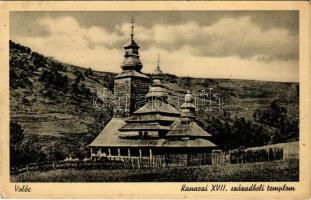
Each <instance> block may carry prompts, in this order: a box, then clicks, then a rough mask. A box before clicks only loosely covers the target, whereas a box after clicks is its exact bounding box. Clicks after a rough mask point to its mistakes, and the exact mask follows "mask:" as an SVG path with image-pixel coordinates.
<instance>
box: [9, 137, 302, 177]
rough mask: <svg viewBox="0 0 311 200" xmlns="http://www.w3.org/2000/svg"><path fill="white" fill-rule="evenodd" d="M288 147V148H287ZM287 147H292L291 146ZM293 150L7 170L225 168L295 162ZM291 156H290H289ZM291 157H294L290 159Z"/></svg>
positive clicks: (110, 160)
mask: <svg viewBox="0 0 311 200" xmlns="http://www.w3.org/2000/svg"><path fill="white" fill-rule="evenodd" d="M287 146H289V145H287ZM291 146H293V145H292V144H291ZM295 146H296V147H295V148H294V149H295V150H294V151H293V150H291V149H292V147H291V148H285V147H284V145H283V146H282V145H269V146H264V147H256V148H249V149H237V150H233V151H229V152H222V151H214V152H212V153H201V154H195V155H191V154H165V155H152V156H151V157H127V156H110V157H104V158H103V159H102V160H97V161H91V160H89V161H57V162H48V163H36V164H29V165H26V166H22V167H18V168H11V174H19V173H23V172H29V171H47V170H55V169H70V168H74V169H143V168H162V167H189V166H190V167H191V166H201V165H226V164H236V163H251V162H265V161H272V160H283V159H284V160H286V159H297V158H298V156H297V155H298V153H299V151H298V150H297V149H298V147H297V146H298V143H297V144H295ZM289 152H294V153H289ZM293 154H295V156H293Z"/></svg>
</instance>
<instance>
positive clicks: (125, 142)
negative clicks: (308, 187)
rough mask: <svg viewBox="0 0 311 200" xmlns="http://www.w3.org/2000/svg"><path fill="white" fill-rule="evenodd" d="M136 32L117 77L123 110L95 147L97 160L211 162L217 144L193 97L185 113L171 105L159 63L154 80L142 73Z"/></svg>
mask: <svg viewBox="0 0 311 200" xmlns="http://www.w3.org/2000/svg"><path fill="white" fill-rule="evenodd" d="M131 28H132V33H131V39H130V42H129V43H128V44H126V45H125V46H124V50H125V55H124V61H123V62H122V64H121V68H122V72H121V73H120V74H118V75H117V76H115V78H114V95H116V97H118V100H119V101H118V106H116V108H114V116H113V118H112V119H111V120H110V121H109V123H108V124H107V125H106V126H105V128H104V129H103V130H102V132H101V133H100V134H99V135H98V136H97V137H96V138H95V139H94V141H92V143H91V144H90V145H89V147H90V149H91V158H92V159H93V160H99V159H103V158H104V159H113V160H116V159H117V160H124V159H140V160H144V159H145V160H149V163H153V162H155V161H157V160H159V159H162V160H163V159H165V160H166V164H167V163H169V162H171V163H175V165H183V166H187V165H190V162H192V164H193V162H196V163H198V164H210V163H211V152H212V150H213V149H215V148H217V146H216V145H215V144H213V143H212V142H211V141H210V140H209V139H210V137H211V135H210V134H209V133H207V132H206V131H205V130H203V129H202V128H201V127H200V126H199V125H198V124H197V123H196V112H195V110H196V109H195V105H194V99H193V96H192V95H191V94H190V91H188V92H187V94H186V95H185V100H184V103H183V104H182V106H181V107H180V109H178V108H175V107H173V106H172V105H171V104H169V103H168V101H167V99H168V92H167V89H166V88H165V86H164V85H163V84H162V79H163V77H164V74H163V72H162V71H161V69H160V64H159V60H158V66H157V67H156V70H155V71H154V72H153V73H152V77H149V76H147V75H146V74H144V73H142V72H141V70H142V67H143V65H142V63H141V61H140V59H139V52H138V50H139V48H140V47H139V46H138V45H137V43H136V42H135V41H134V33H133V28H134V26H133V23H132V26H131ZM142 99H143V100H144V101H142ZM142 102H143V103H142Z"/></svg>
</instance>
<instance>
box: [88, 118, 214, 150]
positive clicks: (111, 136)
mask: <svg viewBox="0 0 311 200" xmlns="http://www.w3.org/2000/svg"><path fill="white" fill-rule="evenodd" d="M125 124H126V123H125V121H124V120H123V119H121V118H112V119H111V120H110V121H109V123H108V124H107V125H106V127H105V128H104V129H103V131H102V132H101V133H100V134H99V135H98V136H97V138H96V139H95V140H94V141H93V142H92V143H91V144H90V145H89V146H90V147H216V145H215V144H213V143H212V142H210V141H209V140H207V139H204V138H197V139H193V140H167V139H164V138H160V139H125V138H121V137H119V133H120V132H119V129H120V128H121V127H122V126H124V125H125Z"/></svg>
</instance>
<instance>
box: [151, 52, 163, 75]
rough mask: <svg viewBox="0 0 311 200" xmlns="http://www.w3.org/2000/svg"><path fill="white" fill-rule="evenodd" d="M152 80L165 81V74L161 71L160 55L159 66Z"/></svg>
mask: <svg viewBox="0 0 311 200" xmlns="http://www.w3.org/2000/svg"><path fill="white" fill-rule="evenodd" d="M152 78H153V79H163V78H164V73H163V72H162V70H161V69H160V56H159V55H158V65H157V68H156V69H155V70H154V72H153V73H152Z"/></svg>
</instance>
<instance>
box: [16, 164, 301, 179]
mask: <svg viewBox="0 0 311 200" xmlns="http://www.w3.org/2000/svg"><path fill="white" fill-rule="evenodd" d="M11 181H12V182H186V181H187V182H188V181H189V182H196V181H213V182H216V181H217V182H221V181H222V182H231V181H233V182H234V181H299V162H298V160H292V161H272V162H264V163H248V164H231V165H226V166H216V165H212V166H201V167H187V168H186V167H185V168H174V169H173V168H166V169H165V168H163V169H142V170H76V169H66V170H63V169H58V170H54V171H47V172H31V173H24V174H19V175H16V176H11Z"/></svg>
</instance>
